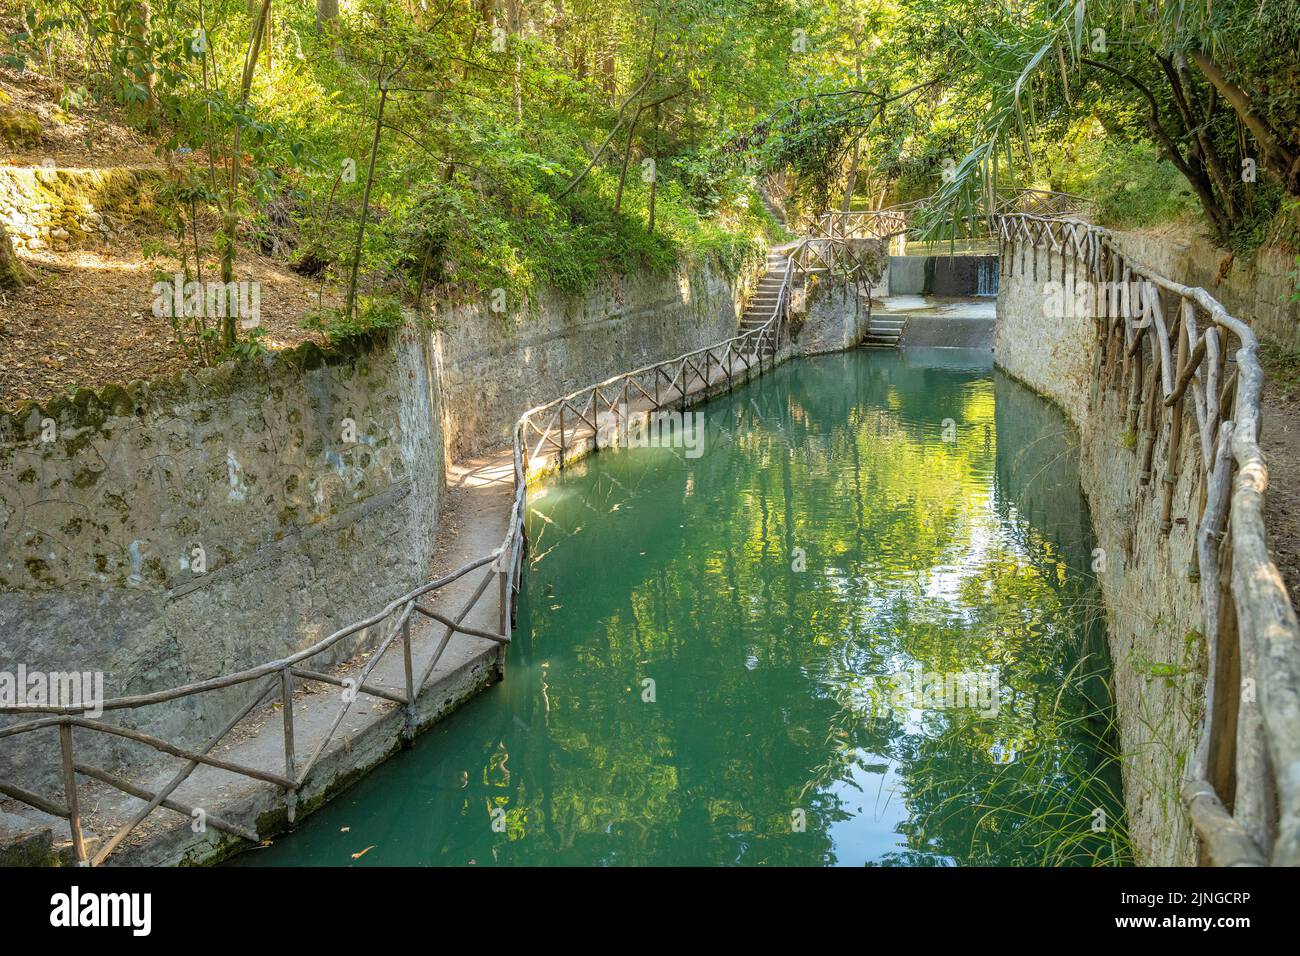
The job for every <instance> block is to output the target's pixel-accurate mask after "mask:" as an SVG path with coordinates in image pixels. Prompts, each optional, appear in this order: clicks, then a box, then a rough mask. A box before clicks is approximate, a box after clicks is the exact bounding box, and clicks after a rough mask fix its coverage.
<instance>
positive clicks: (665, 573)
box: [244, 350, 1125, 865]
mask: <svg viewBox="0 0 1300 956" xmlns="http://www.w3.org/2000/svg"><path fill="white" fill-rule="evenodd" d="M705 414H706V416H707V432H706V437H705V442H706V444H705V453H704V454H703V455H702V456H701V457H699V458H687V457H686V456H685V455H684V454H683V452H682V451H681V450H673V449H636V450H631V451H626V452H613V453H602V454H601V455H599V456H597V457H595V458H593V459H591V460H589V461H588V462H585V463H583V464H581V465H580V466H578V467H576V468H573V469H571V470H570V471H568V472H567V473H566V474H565V475H564V476H563V477H562V478H560V479H558V480H556V481H554V482H552V483H550V484H548V485H547V486H546V487H544V488H541V489H538V490H537V491H536V492H535V493H533V494H531V495H530V514H529V533H530V536H531V541H532V550H531V554H530V560H529V574H528V578H527V589H526V594H525V598H524V604H523V606H522V607H521V609H520V619H519V628H518V630H517V632H516V633H517V638H516V640H517V643H516V645H515V647H514V648H513V649H512V652H511V660H510V663H509V667H508V671H507V675H508V676H507V680H506V682H505V683H504V684H502V685H500V686H498V687H496V688H494V689H492V690H491V691H489V692H488V693H487V694H485V695H483V696H482V697H480V698H478V699H476V700H475V701H473V702H471V703H470V704H469V705H467V706H466V707H465V708H464V709H463V710H462V711H460V712H459V713H458V714H456V715H454V716H453V717H452V718H451V719H450V720H448V721H447V722H445V723H444V724H442V725H440V726H439V727H437V728H435V729H434V730H432V731H431V732H430V733H429V734H427V735H425V737H424V738H422V740H421V741H420V743H419V744H418V745H417V747H416V748H415V749H413V750H412V751H411V752H410V753H407V754H404V755H402V756H400V757H398V758H397V759H394V760H393V761H390V762H389V763H388V764H386V765H385V766H383V767H381V768H380V769H379V770H378V771H376V772H375V773H374V774H373V775H371V776H370V777H368V778H367V779H365V780H363V781H362V782H361V783H360V784H359V785H358V786H357V787H355V788H354V789H353V790H352V791H350V792H349V793H348V794H346V795H344V796H343V797H342V798H340V800H339V801H337V802H336V803H335V804H332V805H331V806H329V807H327V808H326V809H325V810H323V811H322V812H321V813H320V814H318V815H316V816H314V817H312V818H310V819H309V820H308V821H307V822H306V823H305V824H304V825H303V827H302V828H301V829H300V830H299V831H298V832H297V833H296V834H294V835H293V836H291V837H288V838H285V839H283V840H281V841H280V842H279V843H278V844H277V845H276V846H274V847H272V848H270V849H268V850H263V851H257V852H255V853H253V854H251V855H250V856H248V857H245V858H244V859H245V860H246V861H248V862H252V863H259V862H260V863H278V864H293V863H319V864H344V865H346V864H351V863H354V862H355V863H356V864H358V865H367V864H385V863H388V864H394V863H420V864H449V865H465V864H475V865H485V864H492V863H496V864H799V865H803V864H853V865H861V864H864V863H866V864H873V865H878V864H906V865H951V864H954V863H958V864H967V863H988V864H1000V865H1001V864H1060V863H1099V862H1101V863H1104V862H1122V861H1123V860H1124V859H1125V856H1124V852H1123V845H1124V841H1123V827H1122V820H1121V818H1120V815H1121V811H1120V802H1119V800H1118V793H1119V782H1118V772H1117V769H1116V767H1115V765H1114V763H1113V762H1112V761H1110V760H1109V759H1108V758H1107V754H1108V753H1109V752H1110V741H1111V734H1110V716H1109V714H1110V708H1109V702H1108V698H1107V694H1106V683H1105V680H1104V679H1103V678H1104V676H1105V675H1106V674H1107V673H1108V661H1107V658H1106V656H1105V645H1104V640H1103V632H1102V629H1101V625H1100V620H1099V615H1098V613H1097V590H1096V587H1095V582H1094V580H1093V578H1092V575H1091V574H1090V572H1089V564H1090V556H1091V547H1092V545H1091V540H1090V532H1089V528H1088V518H1087V514H1086V510H1085V508H1084V504H1083V501H1082V498H1081V495H1080V493H1079V487H1078V480H1077V477H1076V462H1075V460H1074V458H1073V455H1072V451H1071V438H1070V435H1069V434H1068V431H1067V430H1066V428H1065V423H1064V420H1063V419H1062V417H1061V416H1060V415H1059V414H1058V413H1057V412H1056V411H1055V410H1054V409H1052V408H1051V407H1050V406H1048V405H1046V404H1045V403H1044V402H1042V401H1041V400H1040V399H1038V398H1037V397H1035V396H1033V395H1032V394H1030V393H1028V392H1027V391H1025V390H1024V389H1022V388H1021V387H1019V386H1018V385H1016V384H1015V383H1013V382H1011V381H1009V380H1007V379H1005V378H1003V377H1001V376H999V375H997V374H995V373H994V372H993V370H992V369H991V367H990V366H989V364H988V358H987V353H983V354H980V353H969V354H967V353H957V352H953V351H952V350H945V353H944V354H943V355H942V356H936V355H917V354H913V355H910V356H908V355H903V354H899V353H865V352H857V353H849V354H846V355H840V356H830V357H826V358H822V359H817V360H813V361H806V362H799V363H792V364H789V365H787V366H784V367H782V368H781V369H779V370H777V372H776V373H775V374H773V375H771V376H769V377H766V378H764V379H762V380H760V381H759V382H757V383H755V384H753V385H751V386H749V387H747V388H745V389H742V390H739V391H737V392H736V393H735V394H734V395H732V396H729V397H727V398H725V399H723V400H720V401H717V402H714V403H712V404H710V405H709V406H708V407H707V408H706V409H705ZM344 827H346V828H347V829H346V831H345V830H344V829H343V828H344ZM366 846H373V849H371V850H370V851H369V852H367V853H366V854H365V855H364V856H363V857H360V858H358V859H357V860H355V861H354V860H353V859H352V854H353V853H355V852H357V851H358V850H360V849H362V848H364V847H366Z"/></svg>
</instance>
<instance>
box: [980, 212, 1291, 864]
mask: <svg viewBox="0 0 1300 956" xmlns="http://www.w3.org/2000/svg"><path fill="white" fill-rule="evenodd" d="M995 222H996V227H997V234H998V238H999V240H1000V244H1001V259H1002V262H1003V264H1004V265H1007V266H1008V267H1010V268H1014V263H1015V256H1017V255H1022V254H1023V255H1022V258H1024V256H1025V255H1027V254H1028V253H1029V252H1030V251H1031V250H1033V251H1034V252H1033V262H1034V264H1033V269H1034V278H1035V280H1036V279H1037V270H1038V258H1039V257H1038V254H1037V251H1036V250H1037V249H1040V248H1045V249H1046V250H1047V252H1048V256H1047V259H1048V272H1049V277H1050V273H1051V269H1052V257H1053V256H1060V257H1061V261H1062V275H1063V276H1064V270H1065V268H1066V264H1067V263H1071V264H1073V266H1074V268H1075V269H1076V274H1077V272H1078V270H1082V273H1083V276H1084V278H1083V279H1081V280H1079V281H1085V282H1087V283H1090V284H1091V286H1092V291H1093V292H1094V302H1096V303H1097V304H1098V306H1099V307H1098V308H1097V309H1096V310H1095V311H1096V312H1097V314H1098V321H1097V338H1096V354H1095V356H1094V359H1093V363H1092V364H1093V373H1094V379H1095V381H1096V382H1097V384H1098V387H1100V388H1109V389H1113V390H1117V391H1120V392H1126V393H1127V405H1126V406H1125V417H1126V423H1127V426H1128V431H1129V433H1130V434H1132V435H1135V436H1136V435H1137V434H1138V433H1139V431H1140V432H1141V433H1142V442H1141V445H1140V446H1139V447H1138V449H1137V454H1138V455H1139V466H1140V476H1139V481H1140V482H1141V483H1142V484H1149V483H1150V482H1151V479H1152V478H1153V477H1155V478H1157V479H1158V481H1159V483H1160V484H1159V487H1160V489H1161V490H1160V510H1159V530H1160V533H1161V534H1167V533H1168V532H1169V531H1170V529H1171V528H1172V525H1173V498H1174V490H1175V485H1176V483H1177V481H1178V479H1179V470H1180V467H1182V461H1183V460H1184V459H1185V458H1190V459H1191V461H1192V463H1193V468H1194V470H1195V473H1194V475H1193V476H1192V479H1193V480H1194V481H1195V487H1196V489H1197V491H1198V493H1197V494H1193V496H1192V497H1191V499H1190V501H1191V502H1192V507H1193V509H1194V510H1195V511H1196V513H1195V514H1188V515H1186V516H1183V518H1182V519H1180V520H1186V521H1187V522H1188V523H1193V522H1194V527H1195V528H1196V535H1195V538H1194V541H1193V544H1192V548H1191V551H1192V553H1191V554H1190V555H1189V556H1188V565H1187V572H1188V574H1189V577H1190V578H1191V579H1192V580H1199V583H1200V591H1201V604H1202V608H1201V610H1202V617H1203V622H1204V623H1203V631H1204V632H1205V637H1206V646H1207V648H1208V657H1209V666H1208V672H1207V673H1208V677H1207V687H1206V704H1205V711H1204V717H1203V719H1202V722H1201V726H1200V729H1199V736H1198V742H1197V747H1196V750H1195V753H1194V755H1193V757H1192V759H1191V761H1190V764H1189V766H1188V770H1187V774H1186V781H1185V785H1184V787H1183V791H1182V796H1183V803H1184V806H1185V808H1186V810H1187V813H1188V816H1189V817H1190V820H1191V822H1192V825H1193V827H1194V829H1195V831H1196V833H1197V834H1198V836H1199V837H1200V839H1201V844H1202V848H1203V851H1204V854H1205V858H1206V860H1207V861H1208V862H1210V863H1211V864H1214V865H1225V866H1226V865H1257V864H1263V863H1265V862H1271V863H1272V864H1274V865H1285V866H1295V865H1300V627H1298V626H1297V622H1296V615H1295V611H1294V609H1293V608H1292V606H1291V601H1290V598H1289V596H1288V594H1287V591H1286V587H1285V585H1284V584H1283V582H1282V578H1281V575H1280V574H1279V573H1278V570H1277V567H1276V566H1275V565H1274V564H1273V561H1272V559H1271V558H1270V556H1269V553H1268V550H1267V544H1266V537H1265V528H1264V492H1265V489H1266V488H1267V487H1268V469H1267V466H1266V465H1265V462H1264V455H1263V453H1262V452H1261V451H1260V447H1259V443H1258V437H1259V425H1260V392H1261V389H1262V388H1263V383H1264V373H1263V370H1262V369H1261V367H1260V364H1259V358H1258V350H1259V346H1258V342H1257V341H1256V339H1255V335H1254V333H1253V332H1252V331H1251V329H1250V327H1249V326H1248V325H1247V324H1246V323H1245V322H1242V321H1241V320H1239V319H1236V318H1234V317H1232V316H1231V315H1229V314H1228V312H1227V310H1226V309H1224V307H1223V306H1222V305H1221V304H1220V303H1219V302H1218V301H1216V300H1215V299H1214V298H1213V297H1212V296H1210V294H1209V293H1207V292H1206V291H1205V290H1204V289H1199V288H1191V287H1188V286H1184V285H1180V284H1179V283H1177V282H1173V281H1172V280H1170V279H1167V278H1165V277H1164V276H1161V275H1159V274H1158V273H1156V272H1154V271H1153V270H1151V269H1148V268H1146V267H1144V266H1142V265H1139V264H1138V263H1136V262H1134V261H1133V260H1132V259H1130V258H1129V257H1128V256H1127V255H1125V254H1124V252H1123V251H1122V250H1121V249H1120V248H1119V247H1118V245H1117V244H1116V242H1115V240H1114V238H1113V237H1112V235H1111V234H1110V233H1109V232H1108V231H1107V230H1105V229H1102V228H1099V227H1097V226H1092V225H1089V224H1087V223H1083V222H1080V221H1078V220H1072V219H1061V218H1055V217H1045V216H1036V215H1030V214H1006V215H1000V216H997V217H996V219H995ZM1026 268H1027V266H1025V265H1024V264H1023V263H1022V265H1021V269H1022V271H1023V270H1024V269H1026ZM1189 394H1190V403H1189V400H1188V399H1189ZM1189 404H1190V409H1191V420H1190V424H1191V425H1192V426H1193V429H1194V431H1193V433H1192V434H1191V435H1189V436H1187V437H1188V438H1189V439H1190V440H1191V442H1192V444H1193V446H1194V448H1193V450H1192V452H1191V453H1190V455H1185V454H1184V453H1183V440H1184V431H1185V424H1184V423H1185V420H1186V419H1187V418H1188V416H1187V409H1188V406H1189ZM1162 432H1163V433H1164V435H1165V436H1166V437H1167V440H1166V442H1165V443H1164V461H1163V462H1160V463H1157V462H1156V461H1155V460H1154V457H1155V450H1156V445H1157V440H1158V438H1159V437H1160V435H1161V433H1162ZM1229 808H1230V809H1229Z"/></svg>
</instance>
